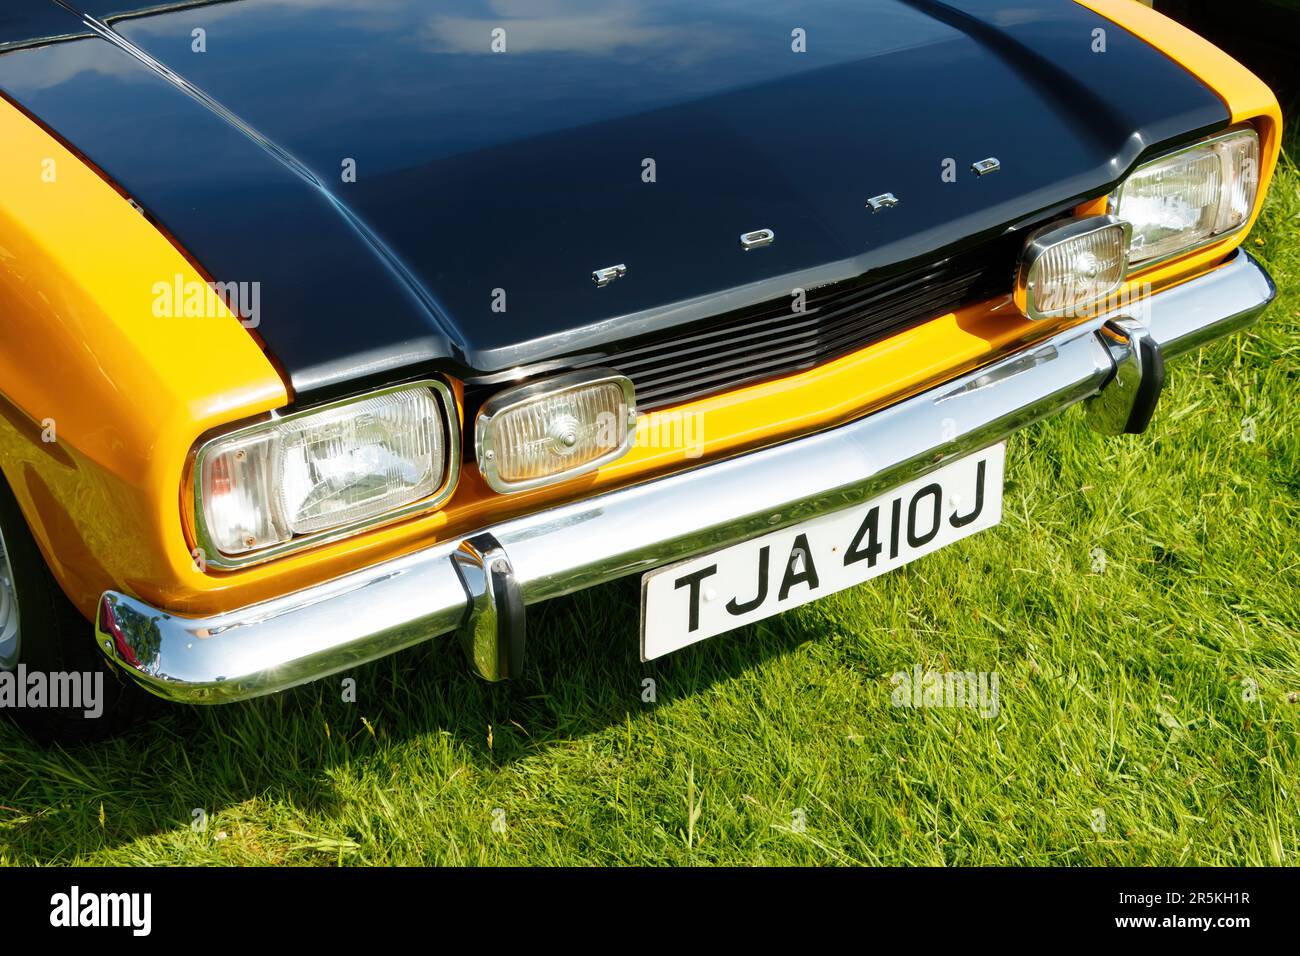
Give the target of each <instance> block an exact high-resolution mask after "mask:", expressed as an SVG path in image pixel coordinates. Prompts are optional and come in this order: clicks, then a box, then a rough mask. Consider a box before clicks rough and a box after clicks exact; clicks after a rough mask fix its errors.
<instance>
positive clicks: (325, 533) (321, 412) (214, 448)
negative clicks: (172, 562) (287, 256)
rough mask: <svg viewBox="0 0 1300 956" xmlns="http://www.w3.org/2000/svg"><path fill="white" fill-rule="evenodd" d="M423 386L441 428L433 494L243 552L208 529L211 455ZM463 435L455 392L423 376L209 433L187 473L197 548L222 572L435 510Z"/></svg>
mask: <svg viewBox="0 0 1300 956" xmlns="http://www.w3.org/2000/svg"><path fill="white" fill-rule="evenodd" d="M419 389H424V390H426V391H429V392H432V394H433V399H434V404H435V405H436V407H437V413H436V414H437V422H436V425H437V427H438V428H440V429H441V430H442V436H441V438H442V449H443V454H442V457H443V463H442V474H441V476H440V483H439V484H437V486H436V487H435V490H434V491H433V493H432V494H430V495H425V496H422V497H421V498H419V499H417V500H414V501H410V502H408V503H406V504H403V505H399V506H397V507H395V508H390V509H387V510H385V511H382V512H379V513H377V514H373V515H368V516H365V517H362V518H358V519H356V520H352V521H347V522H345V523H342V524H339V525H334V526H331V527H323V528H320V529H319V530H316V531H311V532H308V533H302V534H293V535H292V536H291V537H290V538H289V539H288V540H284V541H278V542H276V543H273V544H270V545H267V546H265V547H260V548H256V547H255V548H252V549H250V550H247V551H243V552H239V553H227V552H223V551H222V550H221V548H220V547H219V546H218V545H217V543H216V539H215V536H214V535H213V533H212V529H211V528H210V527H209V523H208V514H207V511H206V508H205V501H204V496H203V487H204V475H205V470H204V469H205V467H206V466H207V463H208V460H209V458H210V457H211V456H212V455H213V454H214V453H215V452H218V451H222V450H225V449H228V448H229V447H230V446H231V445H235V444H237V443H239V442H240V441H241V440H244V441H249V442H252V441H254V440H255V439H257V438H258V437H260V436H261V435H262V434H263V433H264V432H267V431H269V430H272V429H274V428H276V427H282V426H284V425H286V424H289V423H293V422H301V421H304V420H307V419H310V418H312V417H317V416H319V417H322V418H323V417H326V416H328V415H329V414H331V413H336V412H338V411H339V410H340V409H346V408H347V407H348V406H350V405H356V404H359V403H362V402H367V401H371V400H373V399H378V398H383V397H385V396H389V395H393V394H395V393H401V392H407V391H414V390H419ZM460 433H461V429H460V421H459V418H458V416H457V411H456V401H455V398H454V397H453V395H452V392H451V389H450V388H449V387H448V386H447V384H446V383H445V382H442V381H440V380H438V379H421V380H418V381H414V382H406V383H403V384H401V385H394V386H391V387H389V388H383V389H377V390H375V391H371V392H364V393H362V394H359V395H354V396H351V397H349V398H345V399H341V400H339V401H335V402H330V403H328V404H325V405H318V406H315V407H313V408H308V409H304V410H302V411H298V412H292V413H290V414H278V413H275V412H272V413H271V415H270V416H269V417H267V418H265V419H263V420H259V421H256V422H253V423H251V424H248V425H244V426H242V427H237V428H234V429H232V430H228V431H221V432H219V433H216V434H210V437H206V438H204V439H203V440H202V442H201V444H200V445H199V446H198V448H197V450H196V451H195V453H194V455H193V459H192V462H191V466H190V469H189V474H188V481H189V484H190V500H191V502H192V505H193V515H192V521H193V531H194V538H195V543H196V544H197V546H198V547H199V548H200V549H202V559H203V561H204V562H205V563H206V564H207V565H208V566H209V567H214V568H219V569H223V570H232V569H236V568H243V567H248V566H249V565H254V564H261V563H263V562H265V561H270V560H272V559H274V558H279V557H283V556H284V555H287V554H291V553H294V552H297V551H301V550H303V549H305V548H309V547H313V546H316V545H321V544H328V543H330V542H334V541H339V540H342V539H344V538H349V537H352V536H354V535H356V534H359V533H361V532H362V531H367V530H370V529H372V528H377V527H381V526H383V525H387V524H391V523H393V522H395V521H398V520H400V519H402V518H406V517H410V516H411V515H415V514H420V513H423V512H426V511H433V510H435V509H437V508H438V507H440V506H441V505H443V504H444V503H445V502H446V501H447V499H448V498H450V497H451V495H452V493H453V492H454V491H455V490H456V484H457V482H458V480H459V478H460V463H461V462H460ZM280 491H281V487H280V486H279V485H272V486H270V487H268V488H267V489H266V499H265V500H266V502H267V503H268V507H269V502H270V500H271V496H272V495H275V494H278V493H280Z"/></svg>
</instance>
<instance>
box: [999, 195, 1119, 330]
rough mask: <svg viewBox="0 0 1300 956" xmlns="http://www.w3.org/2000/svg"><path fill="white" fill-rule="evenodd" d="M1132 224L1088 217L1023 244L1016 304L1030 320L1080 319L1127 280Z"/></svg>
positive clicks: (1038, 233)
mask: <svg viewBox="0 0 1300 956" xmlns="http://www.w3.org/2000/svg"><path fill="white" fill-rule="evenodd" d="M1128 246H1129V236H1128V223H1125V222H1120V221H1119V220H1118V219H1116V218H1115V217H1114V216H1089V217H1087V218H1085V219H1069V220H1066V221H1065V222H1059V223H1053V224H1051V225H1048V226H1044V227H1043V228H1042V229H1039V230H1037V231H1036V232H1034V233H1032V234H1031V235H1030V236H1029V238H1028V239H1027V240H1026V241H1025V249H1024V251H1023V252H1022V253H1021V255H1020V269H1019V273H1018V275H1017V277H1016V288H1015V300H1016V305H1017V306H1019V307H1020V311H1021V312H1023V313H1024V314H1025V315H1026V316H1027V317H1028V318H1031V319H1052V318H1059V317H1062V316H1080V315H1083V314H1085V310H1086V309H1088V308H1089V307H1090V306H1092V305H1094V304H1095V303H1097V302H1099V301H1101V300H1102V299H1104V298H1106V296H1108V295H1110V294H1111V293H1112V292H1114V291H1115V290H1116V289H1117V288H1119V286H1120V283H1121V282H1123V281H1124V272H1125V270H1126V269H1127V267H1128Z"/></svg>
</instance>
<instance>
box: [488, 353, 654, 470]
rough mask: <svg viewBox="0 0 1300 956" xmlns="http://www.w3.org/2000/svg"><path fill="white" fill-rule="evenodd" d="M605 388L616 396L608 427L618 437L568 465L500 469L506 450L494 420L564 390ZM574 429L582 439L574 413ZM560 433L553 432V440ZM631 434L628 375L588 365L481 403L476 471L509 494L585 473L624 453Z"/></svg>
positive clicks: (632, 413) (632, 406) (632, 395)
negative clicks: (513, 473) (514, 471)
mask: <svg viewBox="0 0 1300 956" xmlns="http://www.w3.org/2000/svg"><path fill="white" fill-rule="evenodd" d="M598 389H604V390H605V391H606V392H607V393H613V394H615V395H617V397H618V399H619V401H618V406H617V411H616V412H615V413H614V414H615V420H614V421H613V422H611V423H610V424H611V426H612V427H614V428H617V429H618V432H617V435H618V441H617V442H615V443H611V445H610V447H609V448H608V449H607V450H605V451H603V452H602V453H601V454H599V455H597V456H596V457H593V458H588V459H584V460H583V461H581V462H579V463H578V464H576V465H574V466H573V467H571V468H566V469H563V470H560V471H555V472H553V473H550V474H545V475H538V476H534V477H527V478H511V477H509V476H507V475H504V474H502V468H501V462H502V458H503V456H504V455H505V454H508V453H510V451H511V450H510V449H507V448H503V447H499V446H500V445H502V441H501V437H500V436H499V435H498V434H497V425H498V423H499V422H500V421H501V420H502V419H503V418H505V416H508V415H510V414H512V413H519V412H520V410H522V409H524V408H526V407H527V406H530V405H538V404H541V403H543V402H545V401H547V400H554V399H559V398H560V397H562V396H564V395H566V394H568V393H577V392H582V391H584V390H585V391H588V392H594V391H595V390H598ZM569 417H570V418H571V419H572V424H573V426H574V427H575V431H574V433H573V435H572V439H573V443H574V444H575V445H577V444H578V443H579V442H580V441H581V436H580V433H579V432H578V431H577V430H576V429H577V428H578V427H581V426H584V425H585V424H588V423H583V422H580V421H578V419H577V417H576V416H572V415H571V416H569ZM559 437H560V436H556V438H557V440H558V439H559ZM635 439H636V391H635V387H634V386H633V384H632V380H631V379H629V378H628V377H627V376H626V375H622V374H620V373H619V372H616V371H614V370H613V369H607V368H590V369H581V370H579V371H575V372H565V373H562V374H559V375H552V376H549V377H547V378H543V379H539V380H537V381H534V382H528V383H526V384H524V385H518V386H515V387H514V388H508V389H506V390H505V391H503V392H499V393H497V394H496V395H493V396H492V397H491V398H490V399H488V400H487V401H486V402H484V403H483V407H482V408H481V409H480V410H479V413H478V417H477V418H476V419H475V422H474V445H475V454H476V457H477V459H478V468H479V472H480V473H481V474H482V475H483V480H484V481H486V482H487V484H488V487H490V488H491V489H492V490H493V491H496V492H498V493H500V494H513V493H515V492H520V491H528V490H530V489H533V488H540V487H542V486H544V485H550V484H555V483H558V482H561V481H568V480H569V479H571V478H577V477H579V476H580V475H585V474H588V473H590V472H592V471H595V470H596V469H597V468H600V467H601V466H602V465H606V464H609V463H610V462H612V461H615V460H617V459H619V458H622V457H623V455H625V454H627V452H628V450H629V449H630V448H631V447H632V445H633V443H634V442H635Z"/></svg>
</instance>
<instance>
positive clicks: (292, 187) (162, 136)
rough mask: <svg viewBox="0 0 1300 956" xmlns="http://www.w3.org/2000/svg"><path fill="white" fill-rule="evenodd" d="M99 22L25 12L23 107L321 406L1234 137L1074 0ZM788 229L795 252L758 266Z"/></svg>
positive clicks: (712, 307)
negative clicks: (978, 170) (878, 201)
mask: <svg viewBox="0 0 1300 956" xmlns="http://www.w3.org/2000/svg"><path fill="white" fill-rule="evenodd" d="M70 2H71V0H70ZM72 6H74V7H78V4H77V3H75V2H73V3H72ZM124 7H133V8H134V9H133V12H131V13H129V14H128V15H120V10H121V9H122V8H124ZM50 8H53V9H54V10H55V11H56V12H57V13H59V14H61V15H62V16H63V17H66V18H67V20H68V23H67V24H62V25H61V26H59V27H57V28H54V27H51V26H50V25H49V24H48V22H47V21H48V17H49V14H50ZM78 8H79V10H80V11H81V12H82V13H83V14H85V15H86V16H85V17H84V18H80V17H75V16H73V15H72V14H71V13H68V12H66V11H64V10H63V9H62V8H60V7H57V6H54V4H53V3H52V0H21V3H20V5H19V10H20V12H19V13H17V14H13V13H11V14H9V15H8V17H9V19H8V21H6V20H5V19H3V18H0V50H3V51H5V52H0V90H3V91H4V93H5V94H6V95H7V96H9V97H10V98H12V99H13V100H15V101H16V102H18V103H19V104H20V105H21V106H23V107H24V108H25V109H27V110H28V111H29V112H30V113H32V114H33V115H35V116H37V117H38V118H39V119H40V120H41V121H42V122H44V123H45V124H46V125H47V126H48V127H49V128H50V129H51V130H52V131H53V132H54V133H55V134H57V135H58V136H60V137H62V138H64V139H65V140H66V141H68V142H69V143H70V144H71V145H72V146H73V147H75V148H76V149H77V150H78V151H80V152H81V153H82V154H83V155H85V156H86V157H87V158H88V159H89V160H90V161H91V162H93V163H94V164H95V165H96V166H98V167H99V168H100V169H102V170H103V171H104V173H105V174H106V175H107V176H108V177H109V178H110V179H112V180H113V181H115V182H116V183H118V184H119V185H120V186H121V187H122V188H123V189H124V190H125V191H127V192H128V193H129V194H130V195H131V196H132V197H134V198H135V200H136V201H137V202H138V204H139V205H140V206H142V207H143V209H144V210H145V211H146V213H147V214H148V215H150V216H152V217H153V218H154V219H155V220H156V221H157V222H158V223H159V225H160V227H162V228H163V229H164V230H165V231H166V232H168V233H169V234H171V235H172V236H174V237H175V239H176V241H177V242H178V243H179V245H180V246H181V247H182V248H183V249H185V250H186V251H187V252H188V253H189V254H190V255H191V256H192V257H193V258H194V259H195V260H197V262H198V263H199V264H200V265H201V266H202V268H203V269H204V270H206V272H207V273H209V274H210V275H211V276H212V278H214V279H215V280H217V281H221V282H245V283H253V282H256V283H258V288H259V290H260V304H259V316H258V317H259V325H258V328H257V334H258V335H259V336H260V337H261V338H262V340H263V341H264V343H265V344H266V345H267V347H268V348H269V350H270V352H271V353H272V355H273V356H274V357H275V358H276V360H277V361H278V363H279V365H280V366H281V368H283V369H284V371H285V373H286V374H287V376H288V377H289V379H290V380H291V384H292V385H293V387H294V389H295V390H296V391H297V392H298V393H299V394H303V393H309V394H310V395H312V396H315V395H319V396H324V395H327V394H330V393H336V392H338V391H339V390H342V389H347V388H349V387H353V386H355V385H356V383H358V382H360V381H368V380H371V379H376V378H379V379H382V378H394V377H397V376H401V375H405V374H408V373H414V372H416V371H419V370H427V369H428V368H436V367H439V366H440V365H441V366H442V367H449V368H451V369H452V370H455V371H457V372H459V373H460V374H469V373H493V372H501V371H504V370H508V369H511V368H513V367H516V366H519V365H523V364H529V363H534V362H539V361H543V360H550V359H557V358H561V357H563V356H566V355H572V354H575V353H578V352H586V353H588V354H590V353H591V352H592V351H597V352H598V351H600V350H601V349H604V348H609V347H612V346H613V345H614V344H616V343H618V342H620V341H624V340H626V339H629V338H632V337H635V336H638V335H641V334H644V333H646V332H648V331H651V330H654V329H658V328H663V327H667V326H671V325H675V324H679V323H684V322H690V321H694V320H698V319H700V318H702V317H706V316H708V315H710V314H716V313H718V312H721V311H724V310H725V309H729V308H733V307H739V306H742V305H747V304H752V303H754V302H757V301H761V300H763V299H767V298H771V297H773V296H774V295H780V294H786V293H788V291H789V290H790V289H792V288H795V287H809V286H813V285H817V284H821V283H824V282H828V281H834V280H836V279H842V278H847V277H849V276H856V275H861V274H863V273H866V272H869V271H871V270H873V269H879V268H883V267H886V266H890V265H894V264H897V263H900V262H903V261H906V260H910V259H914V258H916V257H918V256H925V255H933V254H935V253H936V252H938V251H939V250H942V249H944V248H945V247H947V246H949V245H951V244H952V243H953V242H954V241H955V240H962V241H967V240H974V239H977V238H979V237H981V236H987V235H991V234H996V233H997V232H999V231H1001V230H1004V229H1006V228H1008V227H1009V226H1012V225H1014V224H1016V223H1021V222H1024V221H1026V220H1028V219H1030V218H1031V217H1034V216H1036V215H1041V214H1042V213H1043V211H1044V210H1048V209H1052V208H1057V207H1060V206H1061V205H1062V204H1064V203H1067V202H1069V201H1073V200H1077V199H1081V198H1084V197H1089V196H1096V195H1099V194H1101V193H1103V192H1104V191H1105V190H1107V189H1108V188H1110V187H1111V186H1112V185H1113V184H1114V183H1115V182H1116V181H1117V180H1118V179H1119V178H1120V177H1121V176H1122V174H1123V172H1124V171H1125V170H1126V169H1127V168H1129V167H1130V166H1131V165H1132V164H1133V163H1134V162H1135V161H1136V160H1137V159H1138V157H1139V156H1140V155H1141V154H1142V153H1143V152H1144V151H1146V150H1148V149H1150V148H1151V147H1153V146H1154V145H1157V144H1162V143H1167V142H1171V141H1178V140H1181V139H1186V138H1188V137H1190V136H1194V135H1198V134H1199V133H1201V132H1203V131H1206V130H1209V129H1212V128H1216V127H1219V126H1222V125H1224V124H1225V123H1226V122H1227V118H1228V117H1227V113H1226V110H1225V109H1224V106H1223V104H1222V103H1221V102H1220V101H1219V100H1218V99H1217V98H1216V97H1215V96H1214V95H1213V94H1212V93H1211V92H1210V91H1209V90H1208V89H1207V88H1206V87H1205V86H1204V85H1203V84H1201V83H1200V81H1199V80H1197V79H1196V78H1194V77H1193V76H1191V75H1190V74H1189V73H1187V72H1186V71H1185V70H1183V69H1182V68H1181V67H1179V66H1178V65H1176V64H1174V63H1172V62H1171V61H1169V60H1168V59H1166V58H1165V57H1164V56H1163V55H1161V54H1159V53H1158V52H1156V51H1155V50H1153V49H1151V48H1150V47H1148V46H1147V45H1146V44H1144V43H1142V42H1141V41H1140V40H1138V39H1137V38H1135V37H1133V36H1131V35H1129V34H1127V33H1126V32H1124V31H1123V30H1122V29H1121V28H1120V27H1118V26H1116V25H1114V24H1111V23H1109V22H1108V21H1105V20H1102V19H1101V18H1100V17H1098V16H1097V15H1095V14H1093V13H1092V12H1090V11H1088V10H1087V9H1085V8H1083V7H1081V6H1078V5H1076V4H1073V3H1064V2H1046V0H1022V2H1019V3H1017V4H1015V5H1014V6H1012V7H1008V6H1007V5H1006V4H995V3H980V2H975V0H971V2H965V3H937V2H929V0H911V2H903V0H853V2H847V0H845V2H824V3H816V4H808V3H804V2H796V0H775V2H762V3H754V2H744V3H742V2H717V3H699V2H698V0H689V2H686V0H663V2H654V3H645V2H641V0H636V2H632V0H567V2H566V0H548V2H530V3H523V2H518V0H477V2H469V0H466V2H454V3H445V4H438V5H436V6H434V5H429V4H427V3H424V2H422V0H247V2H236V3H220V4H209V3H194V4H185V3H180V4H177V3H168V4H166V5H165V9H163V8H159V9H158V10H156V11H150V10H148V9H146V10H140V9H138V3H136V4H131V3H130V2H128V3H121V2H118V3H111V2H105V0H82V2H81V3H80V5H79V7H78ZM22 10H27V11H30V13H29V14H28V16H27V17H24V14H23V13H22V12H21V11H22ZM1099 31H1100V32H1099ZM24 32H30V33H34V34H36V35H35V36H31V37H24V36H23V34H24ZM60 33H61V34H64V35H68V34H71V35H76V34H80V35H81V38H80V39H64V40H62V41H61V42H44V41H43V40H42V36H44V37H50V36H53V35H55V34H60ZM986 157H996V158H997V159H998V160H999V161H1000V165H1001V168H1000V170H999V171H998V172H997V173H995V174H991V175H985V176H977V175H975V174H974V173H973V172H972V171H971V164H972V163H973V162H975V161H977V160H981V159H984V158H986ZM884 193H892V194H893V195H894V196H895V197H896V198H897V201H898V202H897V205H896V206H893V207H889V208H885V209H882V210H880V211H879V212H875V213H873V212H872V211H871V209H870V208H869V207H868V205H867V200H868V199H869V198H871V197H873V196H878V195H881V194H884ZM756 229H770V230H772V231H773V232H774V233H775V236H776V239H775V241H774V242H773V243H771V244H770V245H767V246H764V247H763V248H759V249H754V250H751V251H745V250H744V249H743V248H742V247H741V244H740V242H739V236H740V234H741V233H743V232H747V231H750V230H756ZM615 265H623V266H625V267H626V274H625V275H624V276H623V277H622V278H619V279H618V280H616V281H614V282H611V283H610V284H608V285H605V286H603V287H602V286H598V285H597V284H596V283H595V282H593V279H592V273H593V271H594V270H597V269H601V268H604V267H609V266H615Z"/></svg>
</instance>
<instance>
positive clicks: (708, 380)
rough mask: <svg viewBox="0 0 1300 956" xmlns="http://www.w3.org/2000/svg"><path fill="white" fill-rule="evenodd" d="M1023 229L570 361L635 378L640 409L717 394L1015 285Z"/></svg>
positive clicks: (841, 352) (793, 369)
mask: <svg viewBox="0 0 1300 956" xmlns="http://www.w3.org/2000/svg"><path fill="white" fill-rule="evenodd" d="M1023 238H1024V237H1023V236H1022V235H1020V234H1019V233H1010V234H1008V235H1005V236H1002V237H1000V238H999V239H996V240H994V241H992V242H989V243H986V244H984V245H982V246H980V247H978V248H975V249H971V250H967V251H964V252H961V253H957V254H955V255H952V256H949V257H947V258H944V259H942V260H939V261H931V262H928V263H926V264H924V265H920V266H914V267H910V268H905V269H902V270H898V271H895V272H893V273H892V274H888V275H881V274H880V273H868V274H867V275H864V276H860V277H858V278H856V279H850V280H846V281H843V282H837V283H833V284H831V285H828V286H823V287H822V288H819V289H814V290H810V291H809V292H808V293H807V295H806V310H805V311H804V312H801V313H795V312H792V311H791V303H792V301H793V300H792V299H791V297H790V296H783V297H782V298H780V299H774V300H771V301H769V302H764V303H762V304H760V305H757V306H753V307H751V308H747V309H740V310H737V311H735V312H729V313H726V314H724V315H720V316H715V317H714V318H712V319H709V320H708V321H707V322H703V323H696V324H694V325H692V326H687V327H683V328H677V329H674V330H672V331H671V332H670V333H669V334H667V335H664V334H660V335H656V336H652V337H648V338H646V339H642V340H640V341H637V342H633V343H631V345H630V346H629V347H627V348H624V349H621V350H619V351H618V352H614V353H612V354H609V355H606V356H603V357H599V358H597V357H592V358H587V357H584V358H583V359H581V360H577V361H575V362H574V363H573V367H574V368H585V367H589V366H601V367H607V368H613V369H616V370H618V371H619V372H622V373H623V374H624V375H626V376H628V378H630V379H632V381H633V382H634V383H635V384H636V400H637V408H638V410H640V411H650V410H653V409H656V408H663V407H665V406H668V405H676V404H679V403H681V402H686V401H690V400H691V399H695V398H700V397H702V396H705V395H710V394H713V393H715V392H720V391H724V390H727V389H731V388H735V387H737V386H739V385H746V384H749V383H753V382H758V381H761V380H763V379H768V378H774V377H777V376H782V375H789V374H791V373H793V372H799V371H803V370H805V369H809V368H812V367H813V366H815V365H819V364H821V363H823V362H826V361H829V360H831V359H834V358H838V357H840V356H842V355H846V354H848V353H849V352H853V351H856V350H858V349H860V348H862V347H863V346H865V345H868V344H870V343H871V342H874V341H877V340H879V339H881V338H884V337H885V336H888V335H892V334H894V333H895V332H899V331H901V330H903V329H906V328H908V327H910V326H913V325H918V324H920V323H921V322H925V321H926V320H928V319H932V318H934V317H935V316H939V315H943V314H944V313H945V312H951V311H952V310H953V309H955V308H958V307H959V306H962V305H965V304H967V303H971V302H977V301H981V300H983V299H987V298H989V297H990V296H993V295H997V294H999V293H1007V292H1009V291H1010V290H1011V280H1012V273H1013V269H1014V266H1015V261H1016V255H1017V251H1018V250H1019V248H1020V246H1021V244H1022V243H1023Z"/></svg>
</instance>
